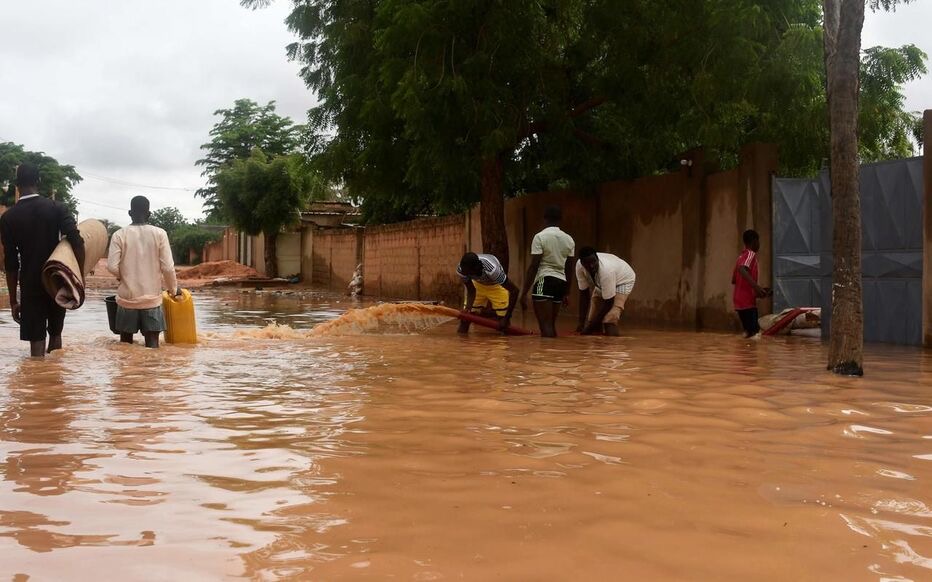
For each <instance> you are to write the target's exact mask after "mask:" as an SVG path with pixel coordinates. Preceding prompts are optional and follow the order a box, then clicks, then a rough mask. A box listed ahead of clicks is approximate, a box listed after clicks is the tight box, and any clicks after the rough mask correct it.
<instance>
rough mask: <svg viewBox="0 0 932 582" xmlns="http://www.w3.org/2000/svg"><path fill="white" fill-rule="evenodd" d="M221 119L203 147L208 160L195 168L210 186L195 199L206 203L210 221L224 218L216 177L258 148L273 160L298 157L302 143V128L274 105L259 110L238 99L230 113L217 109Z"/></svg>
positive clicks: (203, 159)
mask: <svg viewBox="0 0 932 582" xmlns="http://www.w3.org/2000/svg"><path fill="white" fill-rule="evenodd" d="M214 115H216V116H220V121H218V122H217V123H216V124H215V125H214V127H213V129H211V131H210V138H211V139H210V141H209V142H207V143H205V144H204V145H202V146H201V149H202V150H204V151H205V152H206V154H205V156H204V157H203V158H202V159H200V160H198V161H197V162H196V164H197V165H198V166H202V167H203V168H204V171H203V172H202V173H201V175H202V176H205V177H206V178H207V186H205V187H204V188H201V189H199V190H198V191H197V192H196V193H195V195H196V196H199V197H201V198H203V199H204V204H205V206H206V207H207V213H208V217H209V218H213V219H215V220H216V219H219V218H220V217H222V216H224V215H225V212H224V210H225V209H224V208H223V206H222V203H221V201H220V198H219V197H218V194H217V174H218V173H219V172H220V170H221V169H222V168H224V167H225V166H227V165H229V164H230V163H232V162H233V161H235V160H239V159H245V158H248V157H249V156H250V153H251V152H252V150H253V149H254V148H259V149H261V150H262V151H263V152H266V153H267V154H268V155H270V156H278V155H289V154H293V153H296V152H297V151H298V149H299V146H300V144H301V139H302V132H303V128H302V127H301V126H296V125H294V122H292V120H291V119H288V118H287V117H282V116H280V115H278V114H277V113H275V102H274V101H269V102H268V103H267V104H266V105H262V106H260V105H259V104H257V103H256V102H255V101H252V100H250V99H237V100H236V102H235V103H234V104H233V107H232V108H230V109H218V110H217V111H215V112H214Z"/></svg>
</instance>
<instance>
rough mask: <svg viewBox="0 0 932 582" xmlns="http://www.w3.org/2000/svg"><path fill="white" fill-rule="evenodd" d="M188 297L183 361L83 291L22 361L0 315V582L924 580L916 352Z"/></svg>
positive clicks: (930, 362) (927, 540) (930, 411)
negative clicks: (835, 360)
mask: <svg viewBox="0 0 932 582" xmlns="http://www.w3.org/2000/svg"><path fill="white" fill-rule="evenodd" d="M197 301H198V310H199V317H200V327H201V330H202V331H204V332H205V337H206V338H207V341H206V342H205V343H203V344H201V345H199V346H197V347H194V348H191V347H176V346H167V347H165V348H164V349H162V350H161V351H147V350H145V349H143V348H141V347H139V346H123V345H120V344H118V343H117V342H116V341H115V339H114V336H112V335H110V334H109V332H107V330H106V323H105V315H104V310H103V303H102V301H101V298H100V296H96V297H91V298H90V299H89V300H88V304H87V305H86V306H85V307H84V308H82V309H81V310H80V311H78V312H76V313H74V314H71V315H69V319H68V322H67V327H66V336H65V343H66V349H65V350H64V351H63V352H60V353H57V354H55V355H54V356H52V357H50V358H48V359H47V360H46V361H44V362H36V361H31V360H28V359H25V358H23V357H22V356H23V354H24V351H25V348H24V346H23V345H22V344H21V343H20V342H19V341H18V340H17V339H16V330H15V328H14V327H13V324H12V323H11V322H10V321H9V316H8V312H6V311H4V312H3V314H2V315H0V318H2V320H3V322H2V323H0V365H2V368H0V378H2V388H0V459H2V464H0V476H2V481H0V578H4V579H6V580H10V579H13V580H173V581H177V580H185V581H189V580H217V579H224V578H234V577H246V578H250V579H254V580H337V579H373V580H382V579H398V580H444V579H466V580H621V579H627V580H780V581H783V580H820V581H821V580H846V581H847V580H878V581H879V580H916V581H919V580H932V359H930V356H929V355H928V354H927V353H925V352H921V351H918V350H915V349H901V348H893V347H871V348H869V350H868V352H869V353H868V363H867V370H868V374H869V375H868V376H867V377H866V378H864V379H843V378H838V377H835V376H832V375H829V374H827V373H825V372H823V371H822V370H823V367H824V362H825V355H826V354H825V348H824V347H823V346H822V345H821V344H820V343H819V342H817V341H813V340H807V339H794V338H780V339H775V340H769V341H761V342H759V343H749V342H746V341H744V340H741V339H738V338H736V337H731V336H727V335H716V334H696V333H686V332H656V331H640V330H634V331H631V330H626V334H625V336H624V337H622V338H618V339H608V338H567V339H563V340H559V341H544V340H541V339H539V338H533V337H531V338H510V339H505V338H501V337H498V336H496V335H494V334H491V333H484V332H480V331H478V330H477V332H476V333H474V334H473V335H472V336H471V337H468V338H460V337H456V336H455V333H454V326H452V325H451V324H445V325H441V326H440V327H438V328H435V329H433V330H432V331H428V332H422V333H415V334H407V335H401V334H397V335H396V334H390V333H384V332H385V331H386V330H381V331H382V332H383V333H362V334H358V335H332V336H330V335H323V336H320V337H308V336H307V335H305V334H295V335H294V337H291V339H262V336H263V333H261V332H248V331H247V332H244V330H246V329H252V330H258V329H259V328H260V327H262V326H263V325H265V324H266V323H267V322H268V321H270V320H275V321H277V322H278V323H280V324H290V325H292V326H293V327H295V328H296V329H299V330H307V329H309V328H311V327H313V326H315V325H318V324H320V323H322V322H325V321H328V320H331V319H333V318H334V317H335V316H336V315H338V314H339V313H340V312H341V311H342V310H344V309H345V307H346V304H345V303H340V302H339V301H338V300H335V299H333V298H328V297H326V296H318V297H313V296H311V297H306V298H303V299H301V298H296V297H287V296H275V295H272V294H265V295H260V296H254V295H240V294H228V295H218V296H209V295H198V296H197ZM525 324H526V325H531V322H530V321H527V322H525ZM237 330H238V332H237ZM389 331H390V330H389ZM271 335H272V336H276V334H271ZM277 337H284V336H282V335H280V334H279V335H278V336H277Z"/></svg>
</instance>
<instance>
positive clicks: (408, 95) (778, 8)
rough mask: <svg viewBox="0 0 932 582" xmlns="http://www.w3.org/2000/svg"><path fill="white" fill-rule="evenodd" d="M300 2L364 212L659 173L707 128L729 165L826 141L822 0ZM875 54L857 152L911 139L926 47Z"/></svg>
mask: <svg viewBox="0 0 932 582" xmlns="http://www.w3.org/2000/svg"><path fill="white" fill-rule="evenodd" d="M871 1H875V2H878V3H883V2H884V0H871ZM243 3H244V4H245V5H250V6H254V7H255V6H260V5H263V4H267V3H268V2H267V1H264V0H243ZM292 3H293V10H292V12H291V14H290V16H289V17H288V19H287V23H288V25H289V27H290V28H291V29H292V30H293V31H294V32H296V33H297V34H298V36H299V41H298V42H296V43H294V44H292V45H291V46H290V47H289V48H288V54H289V56H290V57H291V58H293V59H296V60H298V61H299V62H301V64H302V65H303V68H302V73H301V74H302V76H303V78H304V80H305V81H306V83H307V85H308V86H309V87H310V88H311V89H313V90H314V91H315V92H316V94H317V96H318V97H319V98H320V102H319V104H318V105H317V106H316V107H313V108H312V109H311V110H310V115H309V134H310V135H311V139H309V142H308V143H309V147H310V150H311V153H312V157H313V163H314V165H315V167H317V168H319V169H320V170H321V171H322V172H323V173H324V175H325V176H326V177H327V178H328V179H329V180H331V181H333V182H335V183H339V184H341V185H342V186H343V187H344V188H345V191H346V192H347V193H348V194H349V195H350V196H352V197H354V198H359V199H362V201H363V211H364V217H365V218H366V219H367V220H370V221H390V220H396V219H399V218H406V217H410V216H412V215H414V214H417V213H420V212H441V213H443V212H453V211H459V210H462V209H464V208H466V207H469V206H471V205H473V204H474V203H475V202H476V201H479V200H480V199H481V200H482V202H483V207H484V208H485V206H486V205H488V204H494V200H495V199H496V197H498V198H501V197H502V195H506V196H507V195H515V194H518V193H520V192H523V191H533V190H540V189H546V188H549V187H551V186H553V185H555V184H557V185H573V186H577V187H582V188H586V187H587V186H590V185H593V184H596V183H598V182H601V181H605V180H610V179H618V178H632V177H636V176H640V175H647V174H651V173H655V172H658V171H662V170H664V169H666V168H667V167H669V164H670V163H671V161H673V160H674V159H675V157H676V156H677V155H679V154H680V153H682V152H684V151H686V150H688V149H691V148H693V147H698V146H703V147H705V148H706V150H707V152H708V157H709V158H711V159H712V160H717V161H718V162H719V163H720V164H721V165H723V166H727V165H729V164H731V163H733V162H734V161H735V160H736V159H737V156H738V152H739V149H740V147H741V146H742V145H743V144H745V143H748V142H752V141H769V142H773V143H776V144H778V146H780V151H781V163H782V164H783V168H782V171H783V172H784V173H785V174H788V175H804V174H811V173H813V172H815V171H816V170H818V169H819V168H820V167H821V166H822V162H823V160H825V159H826V158H827V157H828V130H827V109H826V105H825V72H824V66H823V43H822V7H821V2H820V1H819V0H768V1H767V2H761V1H752V0H669V1H665V2H656V1H652V0H625V1H624V2H623V3H622V2H619V1H618V0H509V1H508V2H503V1H501V0H477V1H475V2H454V1H451V0H368V1H356V2H347V1H342V0H293V2H292ZM863 57H864V59H863V73H864V83H863V86H862V92H863V94H864V106H863V107H862V109H861V116H862V125H863V127H864V131H863V132H862V137H861V152H862V154H863V155H864V157H865V159H882V158H885V157H889V156H899V155H907V154H908V153H910V151H911V148H912V142H911V141H910V135H911V133H912V131H913V129H914V128H915V127H916V125H917V121H916V116H914V115H913V114H910V113H908V112H906V111H904V109H903V99H902V94H901V91H900V85H901V84H902V83H903V82H905V81H908V80H910V79H913V78H916V77H917V76H918V75H921V74H923V73H925V65H924V61H925V58H926V57H925V55H924V54H923V53H922V52H921V51H919V50H918V49H917V48H916V47H911V46H907V47H903V48H900V49H886V48H880V47H878V48H874V49H869V50H867V51H865V53H864V55H863ZM500 212H501V210H500V208H499V209H495V211H494V212H493V213H492V214H499V213H500ZM486 219H489V220H490V221H493V222H494V221H497V219H495V217H494V216H492V215H488V216H487V215H486V211H485V210H483V224H485V223H486V221H487V220H486ZM491 226H492V228H491V230H490V231H488V232H486V231H485V226H484V227H483V228H484V232H483V239H484V241H485V239H486V237H487V235H488V236H494V231H498V230H501V228H499V227H500V224H492V225H491ZM498 236H500V237H503V236H504V234H500V235H498ZM496 245H498V247H499V248H501V246H502V241H497V242H496ZM486 249H487V250H488V245H486Z"/></svg>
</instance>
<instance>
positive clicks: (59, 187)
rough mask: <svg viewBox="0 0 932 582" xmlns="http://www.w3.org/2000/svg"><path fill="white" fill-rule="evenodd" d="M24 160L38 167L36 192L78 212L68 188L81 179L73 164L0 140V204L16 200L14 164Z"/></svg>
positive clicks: (75, 213) (7, 203)
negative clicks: (61, 162) (38, 182)
mask: <svg viewBox="0 0 932 582" xmlns="http://www.w3.org/2000/svg"><path fill="white" fill-rule="evenodd" d="M24 162H29V163H31V164H34V165H35V166H36V167H38V168H39V176H40V180H41V182H40V184H39V193H40V194H42V195H43V196H47V197H50V198H51V197H53V194H54V198H55V200H58V201H60V202H62V203H63V204H64V205H65V206H67V207H68V209H69V210H71V212H72V213H73V214H74V215H75V216H77V213H78V202H77V200H76V199H75V198H74V196H73V195H72V194H71V189H72V188H74V186H75V185H77V184H78V183H79V182H80V181H81V176H80V175H79V174H78V172H77V170H75V169H74V166H69V165H65V164H60V163H59V162H58V160H56V159H55V158H53V157H51V156H47V155H45V154H44V153H42V152H33V151H29V150H26V149H25V148H24V147H23V146H21V145H19V144H15V143H12V142H0V204H3V205H5V206H11V205H12V204H13V202H14V201H15V200H16V184H15V178H16V166H18V165H19V164H22V163H24Z"/></svg>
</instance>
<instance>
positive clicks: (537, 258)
mask: <svg viewBox="0 0 932 582" xmlns="http://www.w3.org/2000/svg"><path fill="white" fill-rule="evenodd" d="M562 219H563V212H562V211H561V210H560V207H559V206H550V207H548V208H547V209H546V210H545V211H544V222H545V224H546V225H547V226H546V228H544V230H542V231H540V232H538V233H537V234H535V235H534V239H533V240H532V241H531V264H530V265H528V269H527V273H526V274H525V275H524V285H523V287H522V289H521V295H520V297H521V308H522V309H526V306H527V293H528V291H530V290H531V288H532V287H533V291H532V293H531V297H532V298H533V300H534V315H535V316H536V317H537V325H538V326H539V327H540V335H541V336H542V337H557V316H558V315H559V314H560V306H561V305H564V304H566V303H567V302H568V301H567V297H568V293H569V282H570V270H571V269H572V264H573V256H574V255H575V254H576V243H575V242H574V241H573V237H571V236H570V235H568V234H566V233H565V232H563V231H562V230H560V221H561V220H562Z"/></svg>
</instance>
